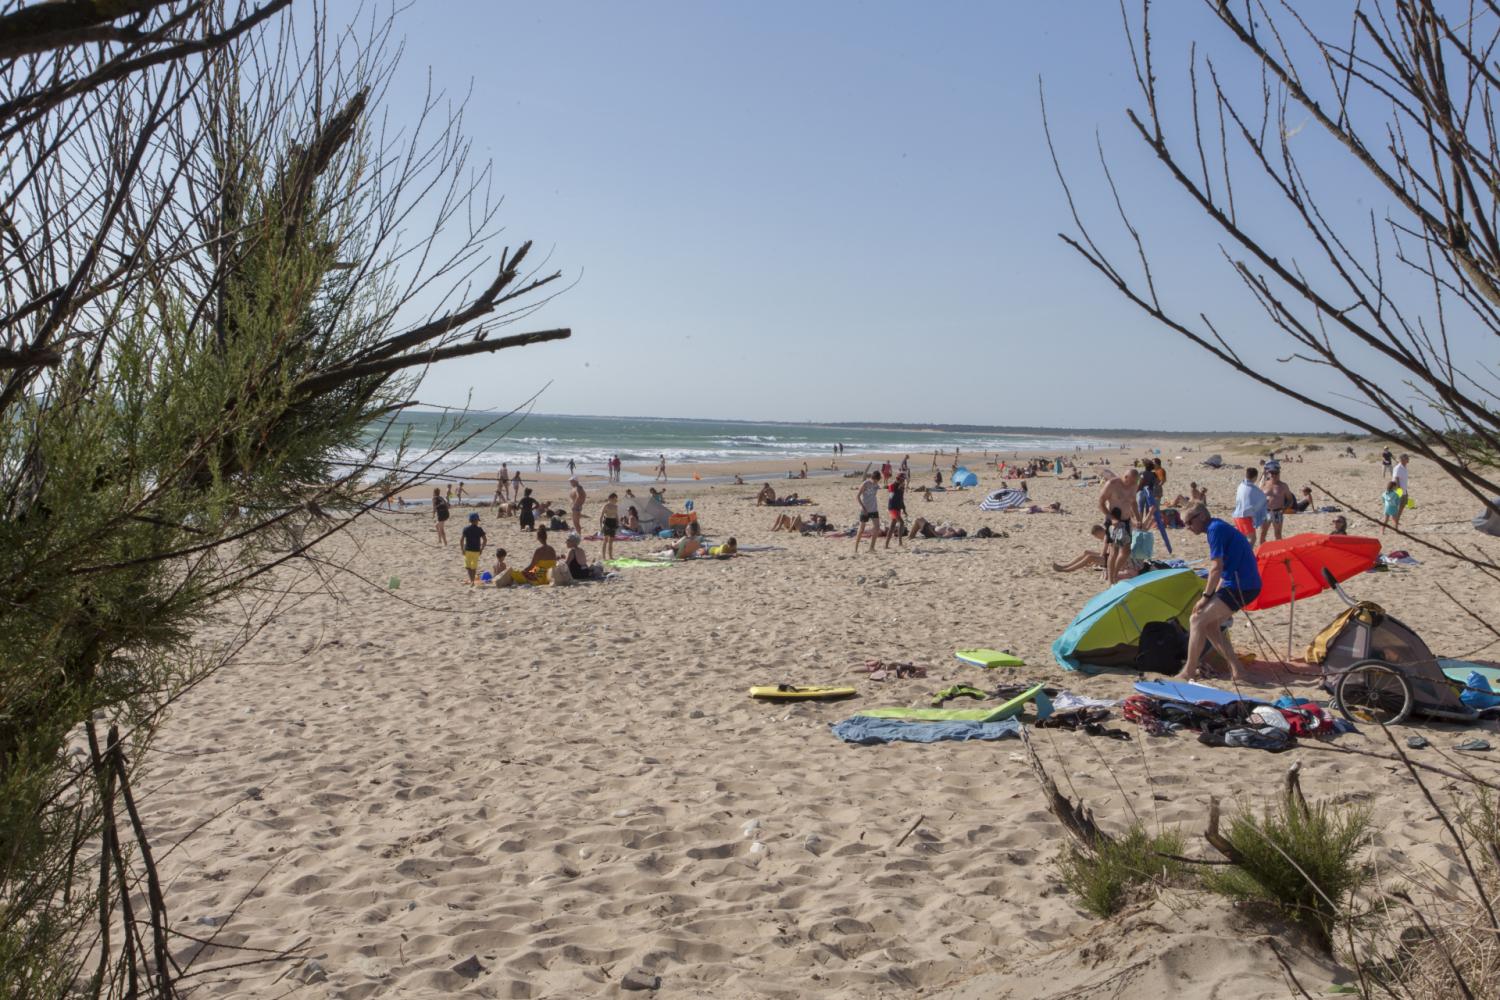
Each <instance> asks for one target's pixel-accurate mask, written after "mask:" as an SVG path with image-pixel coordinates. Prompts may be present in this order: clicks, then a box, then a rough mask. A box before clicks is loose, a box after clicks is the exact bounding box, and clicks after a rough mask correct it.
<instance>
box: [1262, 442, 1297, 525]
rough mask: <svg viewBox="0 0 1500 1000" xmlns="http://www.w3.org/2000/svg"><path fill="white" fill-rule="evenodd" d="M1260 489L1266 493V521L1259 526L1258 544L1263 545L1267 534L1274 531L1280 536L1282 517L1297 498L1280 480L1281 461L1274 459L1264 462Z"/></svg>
mask: <svg viewBox="0 0 1500 1000" xmlns="http://www.w3.org/2000/svg"><path fill="white" fill-rule="evenodd" d="M1260 489H1261V492H1262V493H1264V494H1265V495H1266V523H1265V524H1262V525H1261V526H1260V544H1262V545H1264V544H1266V535H1268V534H1271V533H1274V534H1275V535H1276V537H1277V538H1278V539H1279V538H1280V537H1281V524H1282V519H1283V518H1284V517H1285V516H1286V512H1287V511H1289V510H1291V509H1292V505H1293V504H1295V503H1296V501H1297V498H1296V497H1295V496H1294V495H1293V494H1292V490H1291V487H1289V486H1287V484H1286V483H1284V482H1282V481H1281V463H1280V462H1277V461H1276V460H1274V459H1272V460H1271V461H1269V462H1267V463H1266V467H1265V473H1264V475H1263V476H1262V477H1261V481H1260Z"/></svg>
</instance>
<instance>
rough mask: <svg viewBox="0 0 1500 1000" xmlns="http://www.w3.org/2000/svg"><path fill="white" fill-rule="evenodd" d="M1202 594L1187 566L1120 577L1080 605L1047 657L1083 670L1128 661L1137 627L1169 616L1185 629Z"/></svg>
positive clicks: (1136, 642)
mask: <svg viewBox="0 0 1500 1000" xmlns="http://www.w3.org/2000/svg"><path fill="white" fill-rule="evenodd" d="M1202 596H1203V580H1202V579H1201V578H1200V577H1199V576H1198V575H1197V574H1196V573H1194V572H1193V571H1192V570H1190V569H1157V570H1152V571H1151V572H1149V573H1142V574H1141V575H1140V576H1136V577H1132V578H1130V579H1128V580H1121V581H1120V582H1119V583H1117V584H1115V585H1114V586H1113V587H1110V588H1109V589H1108V590H1106V591H1104V593H1102V594H1096V595H1095V596H1094V597H1093V598H1092V599H1091V600H1090V601H1089V602H1088V603H1087V604H1085V605H1084V606H1083V609H1082V610H1081V611H1079V612H1078V617H1076V618H1074V619H1073V623H1072V624H1071V625H1069V626H1068V629H1067V631H1066V632H1064V633H1063V634H1062V635H1060V636H1058V638H1057V641H1056V642H1054V643H1053V644H1052V658H1053V659H1054V660H1056V661H1057V665H1058V666H1060V667H1062V668H1063V669H1064V670H1082V671H1084V672H1085V673H1092V672H1093V671H1094V668H1095V667H1101V666H1125V665H1128V664H1130V663H1133V662H1134V660H1135V654H1136V652H1137V651H1138V649H1139V647H1140V641H1141V629H1142V628H1144V627H1145V626H1146V625H1147V624H1148V623H1150V622H1160V621H1168V620H1171V619H1176V621H1177V622H1179V623H1180V624H1181V625H1182V627H1183V628H1187V625H1188V618H1189V617H1190V616H1191V615H1192V613H1193V605H1195V604H1197V603H1198V598H1200V597H1202Z"/></svg>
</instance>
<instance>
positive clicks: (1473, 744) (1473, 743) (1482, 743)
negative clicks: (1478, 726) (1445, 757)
mask: <svg viewBox="0 0 1500 1000" xmlns="http://www.w3.org/2000/svg"><path fill="white" fill-rule="evenodd" d="M1489 748H1490V744H1489V741H1488V740H1481V739H1479V738H1478V737H1477V736H1476V737H1475V738H1474V739H1472V740H1464V741H1463V742H1462V743H1460V744H1458V745H1457V746H1455V747H1454V748H1453V749H1455V750H1488V749H1489Z"/></svg>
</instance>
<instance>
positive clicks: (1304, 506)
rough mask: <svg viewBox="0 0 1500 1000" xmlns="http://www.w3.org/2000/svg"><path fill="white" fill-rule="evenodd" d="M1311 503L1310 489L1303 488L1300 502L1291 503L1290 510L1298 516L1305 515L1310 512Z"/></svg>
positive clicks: (1309, 487)
mask: <svg viewBox="0 0 1500 1000" xmlns="http://www.w3.org/2000/svg"><path fill="white" fill-rule="evenodd" d="M1312 503H1313V495H1312V487H1311V486H1304V487H1302V498H1301V499H1300V500H1293V501H1292V510H1294V511H1295V512H1297V513H1298V514H1306V513H1307V512H1308V511H1310V510H1312Z"/></svg>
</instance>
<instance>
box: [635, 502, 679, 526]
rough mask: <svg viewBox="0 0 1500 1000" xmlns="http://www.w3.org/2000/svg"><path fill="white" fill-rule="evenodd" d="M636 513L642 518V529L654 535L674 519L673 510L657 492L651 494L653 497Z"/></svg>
mask: <svg viewBox="0 0 1500 1000" xmlns="http://www.w3.org/2000/svg"><path fill="white" fill-rule="evenodd" d="M636 513H637V514H639V515H640V518H641V530H642V531H644V532H645V533H646V534H648V535H654V534H656V533H657V532H658V531H661V530H663V529H665V528H666V527H667V526H668V525H669V524H670V523H671V520H672V511H671V510H670V509H669V508H668V507H667V505H666V504H664V503H662V502H661V498H660V497H658V496H657V495H656V494H655V493H652V494H651V499H649V500H647V501H646V502H645V504H644V505H642V506H641V508H640V509H639V510H637V511H636Z"/></svg>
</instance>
